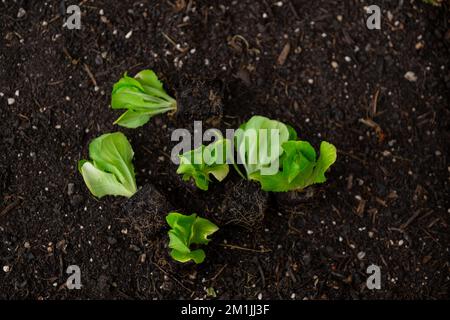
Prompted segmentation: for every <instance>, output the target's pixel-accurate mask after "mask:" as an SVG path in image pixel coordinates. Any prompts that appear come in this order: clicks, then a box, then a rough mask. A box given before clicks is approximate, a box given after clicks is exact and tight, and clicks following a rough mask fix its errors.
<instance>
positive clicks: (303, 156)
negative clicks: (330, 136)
mask: <svg viewBox="0 0 450 320" xmlns="http://www.w3.org/2000/svg"><path fill="white" fill-rule="evenodd" d="M240 129H241V131H240V130H238V131H237V132H236V134H235V143H236V150H237V153H238V156H240V160H241V162H243V165H244V168H245V170H246V173H247V179H250V180H255V181H258V182H259V183H260V184H261V188H262V189H263V190H264V191H272V192H286V191H292V190H302V189H304V188H306V187H308V186H309V185H312V184H315V183H323V182H325V181H326V178H325V172H326V171H327V170H328V169H329V167H330V166H331V165H332V164H333V163H334V162H335V161H336V148H335V147H334V146H333V145H332V144H331V143H328V142H326V141H322V143H321V145H320V156H319V159H317V154H316V151H315V150H314V148H313V147H312V146H311V144H310V143H309V142H307V141H297V133H296V132H295V130H294V129H293V128H292V127H290V126H288V125H285V124H283V123H281V122H279V121H276V120H270V119H268V118H265V117H261V116H254V117H252V118H251V119H250V120H249V121H248V122H246V123H244V124H243V125H241V127H240ZM261 129H266V130H267V131H262V132H261ZM270 130H275V131H274V132H278V135H275V136H273V135H271V134H270ZM255 131H256V133H255ZM258 132H259V133H258ZM255 137H256V138H255ZM274 137H275V139H274ZM261 151H263V152H261ZM269 168H270V170H269ZM236 169H237V170H238V172H239V169H238V167H237V166H236ZM241 175H242V174H241Z"/></svg>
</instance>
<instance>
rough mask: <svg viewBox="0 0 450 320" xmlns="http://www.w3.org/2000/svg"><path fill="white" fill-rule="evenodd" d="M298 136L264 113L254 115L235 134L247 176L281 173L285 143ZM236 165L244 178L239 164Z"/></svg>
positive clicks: (237, 149) (250, 177)
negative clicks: (280, 163) (264, 115)
mask: <svg viewBox="0 0 450 320" xmlns="http://www.w3.org/2000/svg"><path fill="white" fill-rule="evenodd" d="M296 138H297V133H296V132H295V130H294V129H293V128H292V127H290V126H288V125H285V124H284V123H282V122H280V121H276V120H271V119H269V118H266V117H263V116H253V117H252V118H250V120H248V121H247V122H245V123H244V124H242V125H241V126H240V127H239V129H238V130H237V131H236V133H235V135H234V140H235V141H234V142H235V146H236V151H237V155H238V160H239V163H242V164H243V166H244V168H245V171H246V174H247V179H253V177H254V176H259V175H266V174H269V175H270V174H272V175H273V174H275V173H276V172H278V168H279V164H278V163H279V158H280V156H281V154H282V153H283V148H282V144H283V143H284V142H287V141H289V140H292V139H296ZM235 168H236V170H237V171H238V172H239V173H240V174H241V176H242V177H244V175H243V174H242V173H241V171H240V170H239V168H238V167H237V166H236V165H235ZM244 178H245V177H244Z"/></svg>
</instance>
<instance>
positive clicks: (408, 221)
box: [400, 210, 421, 230]
mask: <svg viewBox="0 0 450 320" xmlns="http://www.w3.org/2000/svg"><path fill="white" fill-rule="evenodd" d="M420 213H421V211H420V210H417V211H416V212H415V213H414V214H413V215H412V217H411V218H409V219H408V220H407V221H406V222H405V223H403V224H402V225H401V226H400V229H401V230H405V229H406V228H408V226H409V225H410V224H411V222H413V221H414V220H416V218H417V217H418V216H419V215H420Z"/></svg>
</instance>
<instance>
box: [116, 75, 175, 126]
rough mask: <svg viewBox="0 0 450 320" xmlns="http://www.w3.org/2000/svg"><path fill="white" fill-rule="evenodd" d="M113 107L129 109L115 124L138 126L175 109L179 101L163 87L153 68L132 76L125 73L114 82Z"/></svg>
mask: <svg viewBox="0 0 450 320" xmlns="http://www.w3.org/2000/svg"><path fill="white" fill-rule="evenodd" d="M111 107H112V108H113V109H127V111H126V112H125V113H123V114H122V115H121V116H120V117H119V119H117V120H116V121H115V122H114V124H118V125H120V126H122V127H126V128H137V127H140V126H142V125H144V124H145V123H147V122H148V121H149V120H150V118H151V117H153V116H155V115H157V114H161V113H166V112H169V111H175V110H176V109H177V103H176V101H175V99H173V98H172V97H170V96H169V95H168V94H167V93H166V92H165V91H164V88H163V84H162V82H161V81H159V79H158V77H157V75H156V74H155V73H154V72H153V71H152V70H143V71H141V72H139V73H138V74H136V76H135V77H134V78H131V77H129V76H127V74H125V75H124V76H123V77H122V78H121V79H120V80H119V81H118V82H116V83H115V84H114V87H113V91H112V98H111Z"/></svg>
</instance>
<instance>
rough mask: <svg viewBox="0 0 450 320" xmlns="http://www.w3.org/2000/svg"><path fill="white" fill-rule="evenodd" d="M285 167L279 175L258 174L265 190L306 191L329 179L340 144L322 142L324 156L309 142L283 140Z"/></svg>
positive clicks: (255, 177) (283, 162)
mask: <svg viewBox="0 0 450 320" xmlns="http://www.w3.org/2000/svg"><path fill="white" fill-rule="evenodd" d="M283 150H284V154H283V156H282V160H281V162H282V168H280V171H279V172H278V173H276V174H275V175H256V176H254V177H253V178H254V179H255V180H257V181H259V182H260V183H261V188H262V189H263V190H265V191H273V192H285V191H292V190H302V189H304V188H306V187H308V186H310V185H312V184H315V183H323V182H325V181H326V177H325V172H326V171H327V170H328V168H330V166H331V165H332V164H333V163H334V162H335V161H336V147H335V146H333V145H332V144H331V143H329V142H326V141H322V143H321V144H320V156H319V159H317V160H316V158H317V155H316V151H315V150H314V148H313V147H312V146H311V144H310V143H309V142H307V141H288V142H285V143H283Z"/></svg>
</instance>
